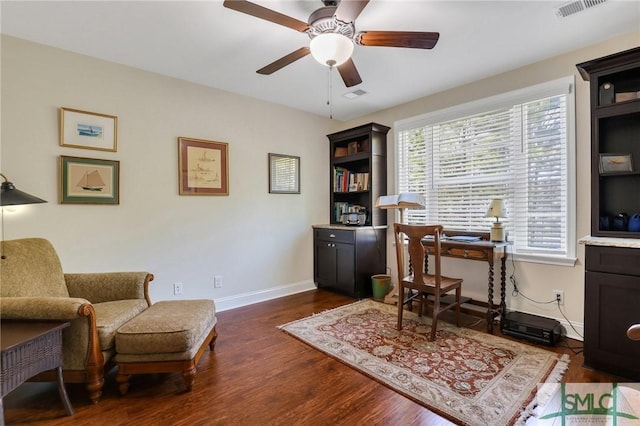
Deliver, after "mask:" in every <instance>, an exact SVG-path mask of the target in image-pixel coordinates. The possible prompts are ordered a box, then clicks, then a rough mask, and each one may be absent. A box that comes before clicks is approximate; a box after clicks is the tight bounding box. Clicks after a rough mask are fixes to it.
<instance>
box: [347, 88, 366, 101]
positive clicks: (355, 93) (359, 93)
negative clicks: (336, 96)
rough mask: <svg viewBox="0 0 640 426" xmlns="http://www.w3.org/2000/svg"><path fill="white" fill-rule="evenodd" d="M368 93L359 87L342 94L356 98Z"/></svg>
mask: <svg viewBox="0 0 640 426" xmlns="http://www.w3.org/2000/svg"><path fill="white" fill-rule="evenodd" d="M366 93H367V92H365V91H364V90H362V89H358V90H354V91H353V92H347V93H345V94H344V95H342V96H344V97H345V98H347V99H354V98H357V97H360V96H362V95H364V94H366Z"/></svg>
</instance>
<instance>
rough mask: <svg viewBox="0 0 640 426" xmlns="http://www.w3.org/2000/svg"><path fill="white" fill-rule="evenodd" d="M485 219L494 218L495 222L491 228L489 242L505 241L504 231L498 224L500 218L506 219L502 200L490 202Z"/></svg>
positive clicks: (495, 199)
mask: <svg viewBox="0 0 640 426" xmlns="http://www.w3.org/2000/svg"><path fill="white" fill-rule="evenodd" d="M486 217H495V218H496V221H495V222H494V223H493V226H492V227H491V241H505V239H506V238H505V230H504V227H503V226H502V223H501V222H500V218H501V217H507V207H506V206H505V204H504V200H503V199H502V198H494V199H493V200H491V204H490V205H489V209H488V210H487V216H486Z"/></svg>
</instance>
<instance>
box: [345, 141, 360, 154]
mask: <svg viewBox="0 0 640 426" xmlns="http://www.w3.org/2000/svg"><path fill="white" fill-rule="evenodd" d="M347 153H348V154H349V155H353V154H357V153H358V142H349V144H348V145H347Z"/></svg>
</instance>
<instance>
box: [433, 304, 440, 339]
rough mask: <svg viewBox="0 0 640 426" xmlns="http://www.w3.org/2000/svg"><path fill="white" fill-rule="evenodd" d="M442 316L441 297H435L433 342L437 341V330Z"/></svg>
mask: <svg viewBox="0 0 640 426" xmlns="http://www.w3.org/2000/svg"><path fill="white" fill-rule="evenodd" d="M439 314H440V295H439V294H435V295H434V297H433V320H432V323H431V341H432V342H433V341H435V340H436V328H437V327H438V315H439Z"/></svg>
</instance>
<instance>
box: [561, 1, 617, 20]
mask: <svg viewBox="0 0 640 426" xmlns="http://www.w3.org/2000/svg"><path fill="white" fill-rule="evenodd" d="M606 2H607V0H576V1H572V2H569V3H566V4H563V5H562V6H558V7H556V8H555V11H556V15H558V16H559V17H560V18H566V17H567V16H571V15H574V14H576V13H578V12H582V11H583V10H587V9H590V8H592V7H594V6H598V5H599V4H602V3H606Z"/></svg>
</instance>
